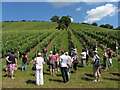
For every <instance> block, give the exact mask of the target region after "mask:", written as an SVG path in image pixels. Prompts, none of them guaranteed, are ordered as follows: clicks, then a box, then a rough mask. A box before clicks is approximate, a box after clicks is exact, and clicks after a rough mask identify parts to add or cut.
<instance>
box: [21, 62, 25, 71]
mask: <svg viewBox="0 0 120 90" xmlns="http://www.w3.org/2000/svg"><path fill="white" fill-rule="evenodd" d="M24 69H25V64H24V63H23V62H22V71H23V70H24Z"/></svg>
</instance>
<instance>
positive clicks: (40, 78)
mask: <svg viewBox="0 0 120 90" xmlns="http://www.w3.org/2000/svg"><path fill="white" fill-rule="evenodd" d="M39 80H40V82H39V84H40V85H43V84H44V81H43V70H42V69H40V76H39Z"/></svg>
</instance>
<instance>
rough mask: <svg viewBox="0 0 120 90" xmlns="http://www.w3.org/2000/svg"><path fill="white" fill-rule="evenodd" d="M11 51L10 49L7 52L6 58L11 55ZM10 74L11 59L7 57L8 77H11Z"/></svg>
mask: <svg viewBox="0 0 120 90" xmlns="http://www.w3.org/2000/svg"><path fill="white" fill-rule="evenodd" d="M10 55H11V54H10V51H9V50H8V51H7V53H6V54H5V56H6V58H7V57H9V56H10ZM9 74H10V61H9V60H8V59H6V77H9Z"/></svg>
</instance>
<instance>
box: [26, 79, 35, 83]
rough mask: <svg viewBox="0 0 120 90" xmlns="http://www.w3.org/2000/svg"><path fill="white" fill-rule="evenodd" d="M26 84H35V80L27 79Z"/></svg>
mask: <svg viewBox="0 0 120 90" xmlns="http://www.w3.org/2000/svg"><path fill="white" fill-rule="evenodd" d="M26 84H36V81H33V80H27V81H26Z"/></svg>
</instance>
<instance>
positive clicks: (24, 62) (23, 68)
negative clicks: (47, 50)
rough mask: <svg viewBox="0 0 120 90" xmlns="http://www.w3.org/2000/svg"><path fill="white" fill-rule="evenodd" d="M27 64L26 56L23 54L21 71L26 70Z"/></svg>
mask: <svg viewBox="0 0 120 90" xmlns="http://www.w3.org/2000/svg"><path fill="white" fill-rule="evenodd" d="M27 63H28V58H27V54H25V53H24V54H23V55H22V71H23V70H26V65H27Z"/></svg>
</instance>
